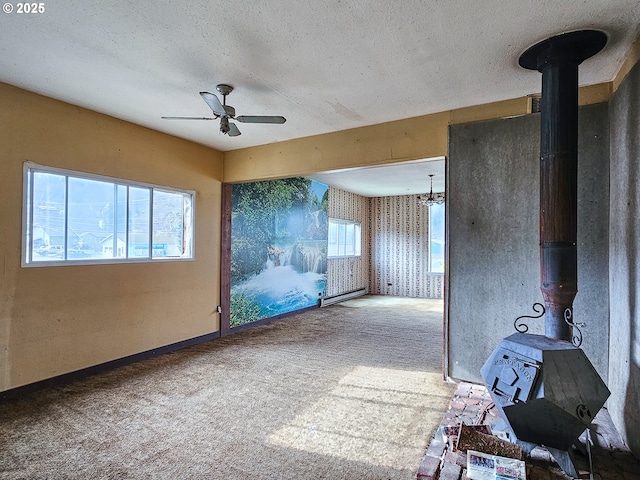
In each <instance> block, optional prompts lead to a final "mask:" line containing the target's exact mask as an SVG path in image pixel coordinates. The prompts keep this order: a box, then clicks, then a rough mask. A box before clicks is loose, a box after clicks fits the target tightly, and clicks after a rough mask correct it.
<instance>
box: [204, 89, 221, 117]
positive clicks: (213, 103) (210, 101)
mask: <svg viewBox="0 0 640 480" xmlns="http://www.w3.org/2000/svg"><path fill="white" fill-rule="evenodd" d="M200 96H201V97H202V98H203V100H204V101H205V102H207V105H209V108H211V111H212V112H213V113H215V114H216V115H218V116H222V115H226V114H227V112H226V110H225V109H224V107H223V106H222V104H221V103H220V100H218V97H216V96H215V95H214V94H213V93H209V92H200Z"/></svg>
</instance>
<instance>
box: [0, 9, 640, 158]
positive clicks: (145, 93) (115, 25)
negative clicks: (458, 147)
mask: <svg viewBox="0 0 640 480" xmlns="http://www.w3.org/2000/svg"><path fill="white" fill-rule="evenodd" d="M8 4H9V5H11V6H12V7H13V10H14V11H13V12H12V13H0V81H2V82H6V83H9V84H12V85H16V86H18V87H22V88H24V89H26V90H30V91H33V92H37V93H40V94H43V95H46V96H49V97H53V98H57V99H60V100H63V101H65V102H69V103H71V104H75V105H79V106H82V107H86V108H89V109H92V110H95V111H98V112H102V113H105V114H107V115H111V116H114V117H117V118H121V119H124V120H128V121H130V122H133V123H136V124H139V125H143V126H146V127H149V128H152V129H155V130H159V131H163V132H166V133H169V134H172V135H176V136H178V137H182V138H186V139H189V140H192V141H195V142H198V143H201V144H204V145H208V146H211V147H214V148H216V149H218V150H221V151H227V150H233V149H237V148H243V147H250V146H254V145H260V144H266V143H272V142H278V141H283V140H288V139H292V138H298V137H305V136H309V135H316V134H321V133H327V132H332V131H338V130H344V129H349V128H354V127H360V126H365V125H371V124H376V123H382V122H387V121H391V120H397V119H402V118H409V117H414V116H419V115H424V114H428V113H433V112H439V111H445V110H450V109H455V108H459V107H465V106H469V105H478V104H483V103H487V102H493V101H498V100H502V99H507V98H515V97H520V96H524V95H527V94H530V93H536V92H538V91H539V90H540V75H539V74H538V73H536V72H531V71H527V70H523V69H522V68H520V67H518V64H517V60H518V57H519V55H520V54H521V53H522V52H523V51H524V50H525V49H526V48H527V47H528V46H530V45H532V44H534V43H536V42H537V41H539V40H542V39H544V38H547V37H548V36H550V35H554V34H557V33H561V32H565V31H569V30H577V29H584V28H597V29H601V30H604V31H605V32H606V33H607V35H608V36H609V42H608V44H607V46H606V47H605V49H604V51H603V52H601V53H600V54H598V55H596V56H595V57H593V58H592V59H589V60H587V61H586V62H585V63H584V64H583V66H582V67H581V69H580V83H581V84H594V83H600V82H606V81H610V80H612V79H613V78H614V76H615V74H616V72H617V71H618V69H619V67H620V65H621V64H622V62H623V60H624V56H625V54H626V53H627V51H628V50H629V47H630V45H631V43H632V42H633V40H634V39H635V38H636V34H637V29H638V25H639V24H640V0H580V1H577V0H536V1H531V0H483V1H481V2H480V1H476V2H471V1H469V0H448V1H442V0H404V1H402V2H400V1H382V0H380V1H371V0H313V1H309V0H296V1H292V0H270V1H256V0H245V1H241V2H232V1H229V0H226V1H224V0H206V1H204V0H200V1H197V0H192V1H188V2H168V1H152V0H142V1H137V2H131V1H121V0H110V1H93V2H88V1H86V0H55V1H45V2H43V3H42V5H43V6H44V9H45V11H44V12H43V13H31V14H18V13H16V8H17V2H13V0H10V1H9V2H8ZM5 5H6V3H5ZM5 8H6V7H5ZM218 83H229V84H231V85H233V86H234V87H235V91H234V92H233V93H231V95H230V96H229V97H228V103H229V104H230V105H233V106H234V107H235V108H236V112H237V114H238V115H252V114H253V115H267V114H273V115H283V116H285V117H286V118H287V122H286V123H285V124H284V125H262V124H239V127H240V129H241V131H242V135H241V136H239V137H234V138H230V137H227V136H223V135H221V134H219V132H218V128H217V122H205V121H170V120H162V119H161V118H160V117H161V116H165V115H167V116H207V115H210V113H211V112H210V110H209V108H208V107H207V105H206V104H205V103H204V101H203V100H202V98H201V97H200V95H198V92H200V91H202V90H207V91H210V92H213V93H216V91H215V86H216V84H218Z"/></svg>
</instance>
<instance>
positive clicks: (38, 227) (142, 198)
mask: <svg viewBox="0 0 640 480" xmlns="http://www.w3.org/2000/svg"><path fill="white" fill-rule="evenodd" d="M26 175H27V178H26V186H27V188H26V192H27V198H26V199H25V200H26V201H25V206H26V213H27V215H26V226H25V232H24V240H25V241H24V244H25V248H24V250H25V256H24V258H25V263H35V262H61V261H62V262H63V261H79V260H85V261H91V260H105V259H118V260H127V259H131V260H140V259H154V258H191V257H192V247H191V244H192V221H191V220H192V213H191V210H192V203H193V194H192V193H190V192H182V191H175V190H170V189H164V188H159V187H152V186H144V185H136V184H129V183H127V182H124V181H122V182H121V181H113V180H111V179H108V180H107V179H102V178H98V177H89V176H83V175H82V174H78V175H76V174H73V175H72V174H69V173H67V172H60V171H57V170H55V171H54V170H48V169H45V168H36V167H30V168H28V169H27V172H26Z"/></svg>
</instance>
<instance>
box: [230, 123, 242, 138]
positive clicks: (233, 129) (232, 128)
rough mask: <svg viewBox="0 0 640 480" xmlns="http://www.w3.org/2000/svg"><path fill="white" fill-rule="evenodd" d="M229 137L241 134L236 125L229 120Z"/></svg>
mask: <svg viewBox="0 0 640 480" xmlns="http://www.w3.org/2000/svg"><path fill="white" fill-rule="evenodd" d="M227 135H229V136H230V137H237V136H238V135H242V134H241V133H240V130H238V127H236V124H235V123H231V122H229V132H228V133H227Z"/></svg>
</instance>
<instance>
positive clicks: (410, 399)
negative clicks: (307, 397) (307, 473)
mask: <svg viewBox="0 0 640 480" xmlns="http://www.w3.org/2000/svg"><path fill="white" fill-rule="evenodd" d="M450 390H451V388H450V386H449V385H447V384H445V383H444V382H443V381H442V378H441V376H440V375H439V374H436V373H427V372H417V371H406V370H392V369H386V368H373V367H366V366H358V367H356V368H355V369H354V370H352V371H351V372H350V373H348V374H347V375H345V376H344V377H343V378H342V379H341V380H340V381H339V383H338V385H337V386H336V387H335V388H334V389H333V390H332V391H331V392H330V393H328V394H326V395H324V396H323V397H321V398H320V399H319V400H318V401H317V402H316V403H314V404H313V405H312V406H311V407H309V408H308V409H307V410H305V411H304V412H303V413H302V414H300V415H298V416H297V417H296V418H295V419H294V420H293V421H292V422H290V423H289V424H288V425H286V426H284V427H283V428H281V429H280V430H278V431H276V432H275V433H273V434H272V435H271V436H269V438H268V441H269V442H270V443H271V444H274V445H277V446H280V447H287V448H293V449H297V450H303V451H306V452H311V453H317V454H322V455H328V456H336V457H340V458H344V459H346V460H349V461H357V462H366V463H370V464H373V465H379V466H385V467H396V468H397V467H402V468H416V465H414V463H415V459H416V458H421V457H422V454H423V453H424V450H425V448H426V446H427V442H428V439H429V435H430V433H431V431H432V430H433V429H435V428H437V426H438V424H439V422H440V420H441V418H442V414H443V411H444V410H445V409H446V405H447V403H448V401H449V398H450V395H451V392H450Z"/></svg>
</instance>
